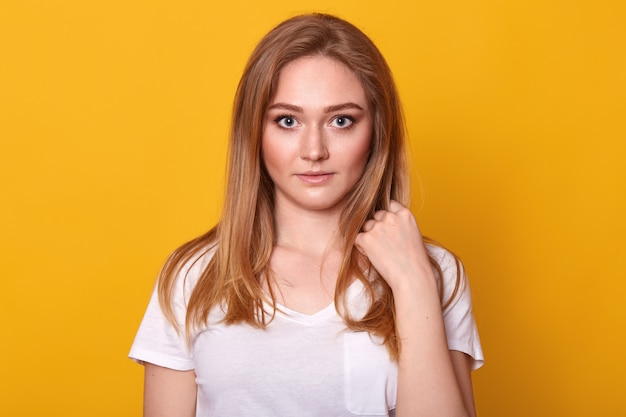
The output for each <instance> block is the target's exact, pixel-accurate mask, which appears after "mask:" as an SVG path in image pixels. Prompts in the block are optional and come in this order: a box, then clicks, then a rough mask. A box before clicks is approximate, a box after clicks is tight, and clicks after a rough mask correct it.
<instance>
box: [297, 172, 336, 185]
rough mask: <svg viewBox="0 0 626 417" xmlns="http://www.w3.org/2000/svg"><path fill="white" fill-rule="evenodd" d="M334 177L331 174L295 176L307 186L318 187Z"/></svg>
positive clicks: (320, 173) (317, 173) (315, 173)
mask: <svg viewBox="0 0 626 417" xmlns="http://www.w3.org/2000/svg"><path fill="white" fill-rule="evenodd" d="M334 175H335V174H334V173H332V172H305V173H303V174H296V177H298V178H299V179H300V180H302V181H304V182H306V183H308V184H314V185H319V184H323V183H325V182H327V181H330V179H331V178H332V177H333V176H334Z"/></svg>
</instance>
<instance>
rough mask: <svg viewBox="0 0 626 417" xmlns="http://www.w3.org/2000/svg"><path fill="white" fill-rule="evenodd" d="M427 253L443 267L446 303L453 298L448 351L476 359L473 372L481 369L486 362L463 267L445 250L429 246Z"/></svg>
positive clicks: (447, 322) (449, 307) (448, 314)
mask: <svg viewBox="0 0 626 417" xmlns="http://www.w3.org/2000/svg"><path fill="white" fill-rule="evenodd" d="M428 250H429V252H430V253H431V255H433V256H434V258H435V259H436V260H437V261H438V262H439V265H440V266H441V270H442V274H443V277H442V278H443V300H444V302H447V301H448V300H450V297H452V299H451V301H450V302H449V303H448V305H447V306H446V307H445V309H444V311H443V320H444V324H445V328H446V336H447V339H448V348H449V349H450V350H457V351H460V352H463V353H465V354H467V355H469V356H470V357H471V358H472V359H473V363H472V369H473V370H474V369H478V368H480V367H481V366H482V365H483V363H484V361H485V359H484V356H483V351H482V346H481V344H480V337H479V336H478V328H477V327H476V321H475V319H474V314H473V312H472V296H471V293H470V286H469V281H468V279H467V276H466V274H465V270H464V268H463V264H461V262H460V261H458V262H457V259H456V257H455V256H454V255H452V254H451V253H450V252H448V251H446V250H445V249H442V248H439V247H435V246H430V245H429V246H428ZM457 274H460V282H459V287H458V290H457V293H456V294H455V295H454V296H452V294H453V292H454V288H455V285H456V281H457Z"/></svg>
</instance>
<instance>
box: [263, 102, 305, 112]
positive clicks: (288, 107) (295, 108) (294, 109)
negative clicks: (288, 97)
mask: <svg viewBox="0 0 626 417" xmlns="http://www.w3.org/2000/svg"><path fill="white" fill-rule="evenodd" d="M267 109H268V110H273V109H283V110H289V111H291V112H294V113H304V110H302V107H298V106H294V105H293V104H287V103H274V104H272V105H271V106H269V107H268V108H267Z"/></svg>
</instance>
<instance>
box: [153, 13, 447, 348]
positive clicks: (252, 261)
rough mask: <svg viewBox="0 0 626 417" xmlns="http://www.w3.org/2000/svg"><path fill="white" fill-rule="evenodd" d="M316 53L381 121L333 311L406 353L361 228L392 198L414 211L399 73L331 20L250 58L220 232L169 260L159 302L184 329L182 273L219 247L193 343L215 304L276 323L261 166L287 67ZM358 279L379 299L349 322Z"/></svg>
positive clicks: (348, 214)
mask: <svg viewBox="0 0 626 417" xmlns="http://www.w3.org/2000/svg"><path fill="white" fill-rule="evenodd" d="M313 55H321V56H325V57H329V58H332V59H335V60H337V61H338V62H340V63H342V64H344V65H346V66H347V67H348V68H349V69H350V70H352V71H353V73H354V74H355V75H356V77H357V78H358V79H359V80H360V81H361V84H362V86H363V89H364V90H365V93H366V96H367V99H368V101H369V103H368V104H369V108H370V109H371V113H372V122H373V132H372V142H371V150H370V157H369V160H368V162H367V165H366V168H365V172H364V174H363V176H362V178H361V179H360V180H359V181H358V182H357V184H356V185H355V186H354V188H353V189H352V190H351V191H350V193H349V195H348V196H347V204H346V206H345V208H344V210H343V212H342V214H341V216H340V224H339V235H340V236H341V237H342V239H343V242H342V243H343V250H344V251H343V259H342V264H341V267H340V270H339V276H338V280H337V285H336V291H335V305H336V306H337V307H338V308H337V310H338V311H342V312H343V313H342V314H343V316H344V320H345V322H346V324H347V326H348V327H349V328H351V329H353V330H364V331H368V332H370V333H371V334H375V335H378V336H381V337H382V338H383V340H384V343H385V345H386V346H387V348H388V349H389V352H390V354H391V357H392V358H394V359H397V357H398V354H399V349H400V346H399V341H398V338H397V337H396V329H395V318H394V304H393V295H392V293H391V289H390V288H389V286H388V285H387V284H386V283H385V281H384V279H382V278H381V277H380V276H379V275H378V274H376V273H375V272H374V273H373V274H369V275H368V276H365V274H364V272H363V270H362V265H363V263H362V259H360V257H361V255H360V254H359V253H358V251H357V250H356V249H355V247H354V240H355V238H356V236H357V234H358V233H359V231H360V230H361V228H362V226H363V223H364V222H365V221H366V220H367V219H368V218H369V217H371V216H372V215H373V213H374V212H375V211H377V210H381V209H387V208H388V206H389V202H390V200H392V199H393V200H396V201H399V202H400V203H402V204H404V205H408V204H409V180H408V177H409V175H408V171H407V162H406V153H405V136H406V135H405V125H404V119H403V114H402V107H401V104H400V100H399V97H398V93H397V90H396V87H395V84H394V81H393V77H392V74H391V71H390V69H389V67H388V65H387V63H386V61H385V59H384V58H383V56H382V54H381V53H380V51H379V50H378V48H377V47H376V46H375V45H374V43H373V42H372V41H371V40H370V39H369V38H368V37H367V36H366V35H365V34H364V33H363V32H361V31H360V30H359V29H358V28H356V27H355V26H354V25H352V24H350V23H348V22H346V21H344V20H342V19H339V18H337V17H334V16H330V15H326V14H309V15H302V16H297V17H294V18H291V19H288V20H286V21H284V22H283V23H281V24H279V25H278V26H277V27H275V28H274V29H273V30H271V31H270V32H269V33H268V34H267V35H266V36H265V37H264V38H263V39H262V40H261V41H260V43H259V44H258V45H257V47H256V48H255V50H254V51H253V52H252V55H251V56H250V59H249V61H248V63H247V65H246V67H245V69H244V72H243V75H242V78H241V81H240V83H239V86H238V88H237V93H236V96H235V102H234V107H233V116H232V124H231V133H230V144H229V153H228V172H227V186H226V196H225V202H224V207H223V212H222V217H221V219H220V221H219V223H218V224H217V225H216V226H215V227H214V228H213V229H211V230H210V231H209V232H207V233H206V234H205V235H203V236H200V237H198V238H196V239H194V240H192V241H190V242H188V243H186V244H184V245H183V246H181V247H180V248H178V249H177V250H176V251H174V252H173V254H172V255H171V256H170V257H169V259H168V260H167V262H166V264H165V266H164V267H163V270H162V271H161V275H160V278H159V284H158V285H159V300H160V303H161V306H162V308H163V310H164V312H165V314H166V316H167V317H168V318H169V319H170V321H171V322H172V323H173V324H174V325H176V324H175V321H174V317H173V310H172V306H171V301H172V292H173V288H174V285H175V282H176V280H177V279H180V277H179V275H180V273H181V269H182V267H183V266H184V265H186V264H188V263H189V262H192V260H193V259H197V258H198V257H199V256H200V255H202V254H204V253H206V252H208V251H209V250H214V251H215V252H214V254H213V256H212V258H211V259H210V261H209V263H208V265H207V267H206V268H205V269H204V270H203V272H202V273H201V275H200V276H199V278H198V281H197V283H196V285H195V287H194V289H193V291H192V293H191V295H190V298H189V303H188V306H187V313H186V314H187V315H186V325H185V328H186V334H187V337H188V340H190V339H189V338H190V337H191V336H190V335H191V332H192V331H193V330H194V329H197V328H198V327H199V326H202V325H204V324H206V322H207V319H208V315H209V312H210V311H211V309H212V308H214V307H216V306H226V309H225V310H226V311H225V316H224V319H223V320H224V322H225V323H227V324H231V323H247V324H249V325H251V326H255V327H264V326H266V325H267V324H268V323H269V321H271V316H270V317H267V314H266V313H265V311H264V309H263V302H264V301H269V302H270V304H272V305H274V307H275V306H276V304H275V299H274V295H273V294H272V293H271V291H270V293H269V300H268V296H267V295H266V293H265V292H264V290H263V286H262V282H261V279H262V276H263V272H264V271H265V270H266V268H267V267H268V262H269V259H270V255H271V253H272V248H273V243H274V219H273V211H274V210H273V208H274V187H273V183H272V181H271V179H270V177H269V175H268V173H267V171H266V170H265V168H264V166H263V163H262V160H261V137H262V133H263V123H264V117H265V112H266V110H267V107H268V106H269V103H270V100H271V99H272V98H273V95H274V93H275V91H276V88H277V83H278V77H279V75H280V72H281V69H282V68H283V67H284V66H285V65H287V64H288V63H290V62H292V61H294V60H296V59H298V58H302V57H306V56H313ZM431 263H432V265H433V267H434V268H435V270H436V272H438V274H439V275H441V269H440V267H439V265H438V263H437V262H436V261H434V260H432V259H431ZM354 278H356V279H359V280H361V281H362V282H363V283H364V285H365V287H366V289H367V291H368V293H369V296H370V300H372V303H371V306H370V307H369V310H368V312H367V313H366V315H365V316H364V317H363V318H361V319H358V320H357V319H354V318H352V317H350V316H349V314H348V310H347V308H345V307H346V306H345V302H346V297H345V295H346V290H347V288H348V286H349V284H350V283H351V281H352V280H353V279H354ZM266 279H267V278H266ZM458 281H459V280H458V279H457V285H456V287H457V288H458ZM267 287H268V288H270V289H271V288H272V286H271V285H268V286H267ZM457 288H455V290H454V292H453V293H456V291H457ZM453 296H454V295H453ZM339 307H343V308H339Z"/></svg>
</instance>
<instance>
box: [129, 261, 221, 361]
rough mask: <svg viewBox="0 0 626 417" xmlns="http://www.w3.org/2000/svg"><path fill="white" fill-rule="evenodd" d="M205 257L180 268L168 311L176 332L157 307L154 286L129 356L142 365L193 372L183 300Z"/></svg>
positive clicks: (203, 264)
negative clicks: (172, 317)
mask: <svg viewBox="0 0 626 417" xmlns="http://www.w3.org/2000/svg"><path fill="white" fill-rule="evenodd" d="M205 258H209V257H208V256H207V255H201V257H200V258H198V257H196V258H195V259H193V260H192V261H190V262H189V264H188V265H185V266H184V267H183V268H181V272H180V273H179V276H178V277H177V279H176V283H175V287H174V291H173V293H172V310H173V312H174V318H175V320H176V323H177V325H178V329H179V330H178V331H177V330H176V328H175V327H174V326H173V325H172V323H170V322H169V321H168V319H167V318H166V316H165V314H164V313H163V310H162V309H161V306H160V304H159V296H158V291H157V288H156V286H155V288H154V290H153V291H152V297H151V298H150V302H149V304H148V308H147V309H146V312H145V314H144V317H143V320H142V321H141V324H140V326H139V330H138V331H137V334H136V335H135V340H134V342H133V345H132V347H131V349H130V353H129V355H128V356H129V357H130V358H131V359H132V360H134V361H136V362H138V363H140V364H143V363H145V362H148V363H152V364H155V365H158V366H162V367H165V368H170V369H175V370H178V371H188V370H191V369H194V361H193V355H192V353H191V350H190V347H189V346H188V344H187V339H186V335H185V316H186V312H187V300H188V299H189V295H190V294H191V291H192V290H193V286H194V285H195V283H196V282H197V279H198V276H199V274H200V273H201V272H202V270H203V269H204V268H205V267H206V264H207V263H208V259H205Z"/></svg>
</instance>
